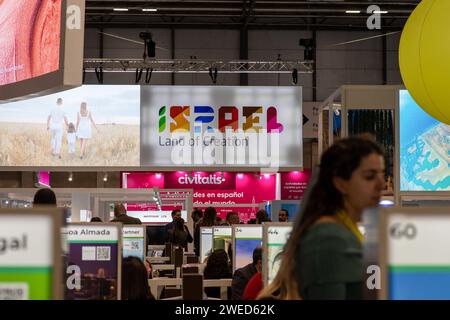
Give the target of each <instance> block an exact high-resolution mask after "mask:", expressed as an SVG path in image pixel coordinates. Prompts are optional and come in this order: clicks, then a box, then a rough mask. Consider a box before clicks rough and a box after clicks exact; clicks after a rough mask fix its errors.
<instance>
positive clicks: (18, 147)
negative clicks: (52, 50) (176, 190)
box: [0, 85, 140, 166]
mask: <svg viewBox="0 0 450 320" xmlns="http://www.w3.org/2000/svg"><path fill="white" fill-rule="evenodd" d="M139 128H140V88H139V86H132V85H121V86H119V85H86V86H82V87H79V88H76V89H71V90H67V91H63V92H59V93H56V94H51V95H47V96H43V97H38V98H32V99H28V100H23V101H17V102H11V103H6V104H0V166H139V164H140V131H139Z"/></svg>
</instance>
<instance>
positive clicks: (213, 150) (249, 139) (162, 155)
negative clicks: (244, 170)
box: [141, 86, 303, 168]
mask: <svg viewBox="0 0 450 320" xmlns="http://www.w3.org/2000/svg"><path fill="white" fill-rule="evenodd" d="M141 117H142V119H143V122H142V126H141V137H142V144H141V148H142V149H141V165H143V166H164V167H177V168H179V167H191V168H194V167H204V166H214V167H224V168H229V167H260V168H279V167H286V168H290V167H292V168H300V167H302V164H303V163H302V153H303V151H302V89H301V88H300V87H263V86H258V87H252V86H246V87H240V86H145V87H142V107H141Z"/></svg>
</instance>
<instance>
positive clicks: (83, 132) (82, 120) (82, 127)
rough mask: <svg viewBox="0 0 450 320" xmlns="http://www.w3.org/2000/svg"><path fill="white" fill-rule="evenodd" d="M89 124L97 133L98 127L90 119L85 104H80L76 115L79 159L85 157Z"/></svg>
mask: <svg viewBox="0 0 450 320" xmlns="http://www.w3.org/2000/svg"><path fill="white" fill-rule="evenodd" d="M91 124H92V125H93V126H94V128H95V129H96V130H97V131H98V127H97V125H96V124H95V122H94V119H93V118H92V114H91V112H90V111H89V110H88V109H87V103H86V102H82V103H81V105H80V112H78V115H77V128H76V132H77V137H78V139H80V151H81V154H80V159H83V158H84V157H85V156H86V145H87V142H88V140H89V139H90V138H91V136H92V129H91Z"/></svg>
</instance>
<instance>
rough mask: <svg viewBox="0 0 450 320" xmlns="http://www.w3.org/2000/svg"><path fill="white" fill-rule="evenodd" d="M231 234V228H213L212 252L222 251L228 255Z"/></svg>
mask: <svg viewBox="0 0 450 320" xmlns="http://www.w3.org/2000/svg"><path fill="white" fill-rule="evenodd" d="M232 234H233V231H232V229H231V226H223V227H213V251H215V250H217V249H223V250H225V252H226V253H229V251H230V249H231V245H232V244H231V237H232Z"/></svg>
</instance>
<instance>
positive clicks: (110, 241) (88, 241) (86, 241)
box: [68, 240, 118, 244]
mask: <svg viewBox="0 0 450 320" xmlns="http://www.w3.org/2000/svg"><path fill="white" fill-rule="evenodd" d="M68 243H85V244H90V243H92V244H117V243H118V241H117V240H69V241H68Z"/></svg>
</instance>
